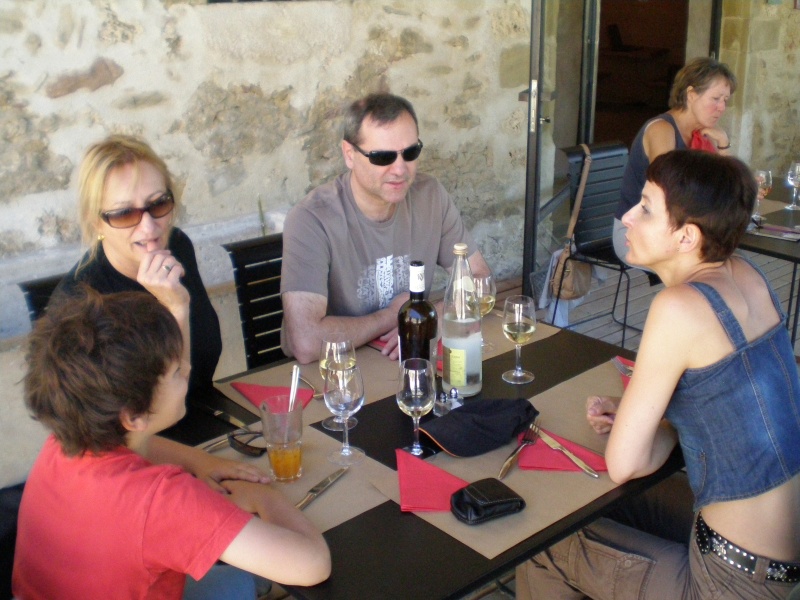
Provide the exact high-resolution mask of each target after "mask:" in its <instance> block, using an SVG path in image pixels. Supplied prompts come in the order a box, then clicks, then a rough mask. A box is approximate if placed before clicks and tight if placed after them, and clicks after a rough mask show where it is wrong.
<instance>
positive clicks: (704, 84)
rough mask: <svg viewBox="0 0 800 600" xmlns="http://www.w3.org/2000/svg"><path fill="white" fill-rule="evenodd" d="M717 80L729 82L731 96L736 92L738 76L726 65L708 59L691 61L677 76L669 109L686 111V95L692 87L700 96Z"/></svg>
mask: <svg viewBox="0 0 800 600" xmlns="http://www.w3.org/2000/svg"><path fill="white" fill-rule="evenodd" d="M717 79H724V80H725V81H727V82H728V85H729V86H730V88H731V94H733V92H735V91H736V75H734V74H733V71H731V70H730V68H728V65H726V64H725V63H721V62H719V61H716V60H714V59H713V58H706V57H700V58H695V59H693V60H691V61H689V62H688V63H686V65H685V66H684V67H683V68H682V69H681V70H680V71H678V73H677V74H676V75H675V80H674V81H673V82H672V88H671V89H670V92H669V107H670V108H679V109H685V108H686V93H687V91H688V90H689V88H690V87H691V88H693V89H694V91H695V92H697V93H698V94H702V93H703V92H705V91H706V90H707V89H708V88H709V87H710V86H711V84H712V83H714V81H716V80H717Z"/></svg>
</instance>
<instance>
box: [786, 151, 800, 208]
mask: <svg viewBox="0 0 800 600" xmlns="http://www.w3.org/2000/svg"><path fill="white" fill-rule="evenodd" d="M786 181H787V182H788V184H789V185H791V186H792V187H793V188H794V191H793V192H792V203H791V204H790V205H789V206H787V207H786V210H800V205H798V204H797V190H798V188H800V161H795V162H793V163H792V164H791V166H790V167H789V172H788V173H787V174H786Z"/></svg>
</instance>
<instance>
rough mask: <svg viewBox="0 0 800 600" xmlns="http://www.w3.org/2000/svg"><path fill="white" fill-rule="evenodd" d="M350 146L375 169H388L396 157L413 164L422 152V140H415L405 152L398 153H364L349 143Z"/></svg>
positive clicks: (375, 151)
mask: <svg viewBox="0 0 800 600" xmlns="http://www.w3.org/2000/svg"><path fill="white" fill-rule="evenodd" d="M350 145H351V146H352V147H353V148H355V149H356V150H358V151H359V152H360V153H361V154H363V155H364V156H366V157H367V158H368V159H369V162H370V163H371V164H373V165H375V166H377V167H388V166H389V165H392V164H394V161H396V160H397V155H398V154H399V155H400V156H402V157H403V160H404V161H406V162H414V161H415V160H417V159H418V158H419V153H420V152H422V140H417V143H416V144H414V145H413V146H409V147H408V148H406V149H405V150H401V151H400V152H398V151H397V150H373V151H372V152H364V151H363V150H362V149H361V148H359V147H358V146H356V145H355V144H353V143H352V142H350Z"/></svg>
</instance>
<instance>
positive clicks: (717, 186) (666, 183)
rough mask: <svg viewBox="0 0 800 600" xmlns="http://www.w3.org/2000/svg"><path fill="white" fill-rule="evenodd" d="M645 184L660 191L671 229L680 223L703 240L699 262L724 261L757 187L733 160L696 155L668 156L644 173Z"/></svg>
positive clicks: (675, 153)
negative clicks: (687, 226)
mask: <svg viewBox="0 0 800 600" xmlns="http://www.w3.org/2000/svg"><path fill="white" fill-rule="evenodd" d="M647 180H648V181H651V182H653V183H655V184H656V185H657V186H658V187H660V188H661V189H662V190H663V191H664V196H665V199H666V205H667V214H668V215H669V220H670V224H671V225H672V226H673V228H674V229H677V228H679V227H682V226H683V225H684V224H686V223H690V224H693V225H696V226H697V227H698V228H699V229H700V231H701V232H702V234H703V243H702V246H701V248H700V256H701V258H702V259H703V260H704V261H705V262H717V261H720V260H725V259H727V258H728V257H729V256H730V255H731V254H733V251H734V250H735V249H736V247H737V246H738V245H739V241H740V240H741V238H742V235H744V232H745V230H746V229H747V225H748V223H749V222H750V216H751V215H752V214H753V206H754V204H755V199H756V194H757V193H758V184H757V183H756V181H755V178H754V177H753V174H752V173H751V172H750V169H749V168H748V166H747V165H746V164H744V163H743V162H742V161H741V160H739V159H738V158H734V157H732V156H722V155H719V154H714V153H712V152H698V151H696V150H672V151H671V152H667V153H666V154H662V155H660V156H658V157H656V159H655V160H654V161H653V162H652V163H651V164H650V166H649V167H648V168H647Z"/></svg>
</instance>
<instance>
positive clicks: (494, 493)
mask: <svg viewBox="0 0 800 600" xmlns="http://www.w3.org/2000/svg"><path fill="white" fill-rule="evenodd" d="M523 508H525V500H523V499H522V498H520V496H519V494H517V493H516V492H515V491H514V490H512V489H511V488H510V487H508V486H507V485H506V484H505V483H503V482H502V481H500V480H499V479H496V478H495V477H488V478H487V479H481V480H480V481H476V482H475V483H470V484H469V485H468V486H467V487H464V488H461V489H460V490H458V491H457V492H455V493H454V494H453V495H452V496H450V510H452V511H453V514H454V515H455V516H456V518H457V519H458V520H459V521H463V522H464V523H466V524H467V525H477V524H478V523H483V522H485V521H490V520H492V519H496V518H498V517H504V516H506V515H513V514H514V513H518V512H519V511H521V510H522V509H523Z"/></svg>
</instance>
